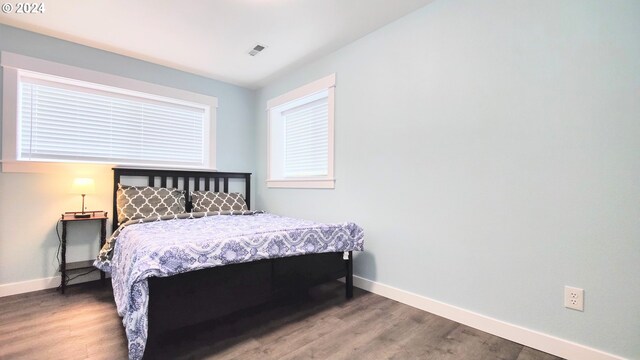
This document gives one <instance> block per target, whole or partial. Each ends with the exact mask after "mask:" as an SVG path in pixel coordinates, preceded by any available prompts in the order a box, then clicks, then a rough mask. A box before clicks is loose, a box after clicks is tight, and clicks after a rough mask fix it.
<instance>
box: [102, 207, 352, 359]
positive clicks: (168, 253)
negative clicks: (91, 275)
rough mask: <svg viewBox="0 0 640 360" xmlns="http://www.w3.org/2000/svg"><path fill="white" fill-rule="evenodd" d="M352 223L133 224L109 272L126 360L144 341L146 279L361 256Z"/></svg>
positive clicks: (229, 220) (266, 218) (230, 220)
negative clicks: (315, 256)
mask: <svg viewBox="0 0 640 360" xmlns="http://www.w3.org/2000/svg"><path fill="white" fill-rule="evenodd" d="M363 246H364V234H363V230H362V228H360V227H359V226H357V225H356V224H353V223H344V224H322V223H317V222H313V221H307V220H299V219H292V218H287V217H281V216H277V215H273V214H255V215H221V216H207V217H202V218H197V219H174V220H166V221H154V222H147V223H140V224H132V225H129V226H127V227H125V228H123V229H121V231H120V233H119V234H117V238H116V242H115V247H114V249H113V255H112V259H111V262H110V266H100V264H99V263H98V261H96V266H98V267H101V268H103V269H104V270H108V271H110V272H111V278H112V284H113V293H114V297H115V301H116V305H117V309H118V314H119V315H120V316H122V317H123V323H124V326H125V330H126V333H127V338H128V341H129V358H130V359H141V358H142V355H143V354H144V348H145V345H146V341H147V330H148V328H147V324H148V323H147V308H148V303H149V287H148V283H147V278H149V277H152V276H156V277H164V276H171V275H175V274H180V273H184V272H187V271H194V270H198V269H203V268H209V267H214V266H222V265H228V264H234V263H242V262H250V261H255V260H260V259H269V258H278V257H287V256H296V255H303V254H311V253H327V252H341V251H362V250H363Z"/></svg>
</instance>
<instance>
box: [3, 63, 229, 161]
mask: <svg viewBox="0 0 640 360" xmlns="http://www.w3.org/2000/svg"><path fill="white" fill-rule="evenodd" d="M0 65H1V66H2V68H3V84H2V85H3V92H2V93H3V98H2V101H3V105H2V171H3V172H47V173H48V172H60V171H66V170H67V169H68V168H69V165H70V164H76V165H78V164H83V165H85V164H84V163H82V162H73V161H63V162H54V161H51V162H49V161H47V162H42V161H24V160H20V161H19V160H18V151H19V149H18V148H17V145H18V143H17V134H18V129H17V126H18V109H17V104H18V91H19V89H18V80H19V72H20V71H21V70H23V71H31V72H36V73H42V74H47V75H51V76H58V77H61V78H65V79H73V80H79V81H85V82H90V83H94V84H98V85H104V86H110V87H116V88H120V89H126V90H130V91H134V92H142V93H146V94H151V95H155V96H157V97H158V98H162V97H166V98H171V99H178V100H182V101H185V102H187V103H198V104H203V105H207V106H209V109H210V111H209V112H208V115H209V121H207V122H206V123H205V131H208V133H209V141H208V142H207V143H206V144H205V146H206V149H205V167H204V168H203V167H184V168H186V169H202V170H214V171H215V170H217V169H216V141H215V139H216V120H217V119H216V116H217V108H218V98H216V97H214V96H208V95H204V94H198V93H194V92H190V91H186V90H180V89H174V88H171V87H167V86H162V85H158V84H152V83H148V82H144V81H139V80H134V79H130V78H125V77H121V76H117V75H112V74H106V73H102V72H98V71H93V70H88V69H83V68H79V67H75V66H70V65H64V64H59V63H55V62H51V61H47V60H42V59H37V58H32V57H29V56H24V55H19V54H14V53H10V52H6V51H3V52H2V53H1V58H0ZM86 165H89V166H91V165H93V166H96V165H98V166H111V167H113V166H118V165H126V164H118V165H116V164H109V163H106V164H104V165H100V163H97V162H96V163H93V162H92V163H89V164H86ZM135 166H136V167H141V168H143V167H149V168H163V167H162V166H160V165H153V164H149V165H144V164H142V165H140V164H136V165H135ZM171 168H175V167H171Z"/></svg>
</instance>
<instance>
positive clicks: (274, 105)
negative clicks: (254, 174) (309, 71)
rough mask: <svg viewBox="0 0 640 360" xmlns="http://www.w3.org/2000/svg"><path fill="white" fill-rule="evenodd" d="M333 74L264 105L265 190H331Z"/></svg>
mask: <svg viewBox="0 0 640 360" xmlns="http://www.w3.org/2000/svg"><path fill="white" fill-rule="evenodd" d="M334 89H335V74H332V75H330V76H327V77H325V78H322V79H320V80H317V81H314V82H312V83H311V84H308V85H306V86H303V87H301V88H298V89H296V90H293V91H291V92H289V93H286V94H284V95H282V96H279V97H277V98H275V99H272V100H269V101H268V103H267V108H268V118H269V135H268V136H269V145H268V147H269V155H268V163H269V164H268V169H269V174H268V178H267V186H268V187H288V188H334V186H335V180H334V178H333V117H334V114H333V109H334Z"/></svg>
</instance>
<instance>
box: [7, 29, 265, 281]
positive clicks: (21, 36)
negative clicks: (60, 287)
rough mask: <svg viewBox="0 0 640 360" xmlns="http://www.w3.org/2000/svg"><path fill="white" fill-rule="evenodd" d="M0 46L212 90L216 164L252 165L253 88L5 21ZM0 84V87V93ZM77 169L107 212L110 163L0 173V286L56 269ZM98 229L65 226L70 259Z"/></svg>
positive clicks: (84, 250) (89, 249) (88, 252)
mask: <svg viewBox="0 0 640 360" xmlns="http://www.w3.org/2000/svg"><path fill="white" fill-rule="evenodd" d="M0 51H9V52H13V53H18V54H22V55H27V56H32V57H37V58H41V59H45V60H50V61H55V62H58V63H63V64H67V65H72V66H78V67H83V68H87V69H91V70H96V71H100V72H105V73H109V74H114V75H119V76H124V77H128V78H133V79H137V80H142V81H146V82H150V83H155V84H160V85H165V86H169V87H173V88H178V89H184V90H188V91H192V92H197V93H202V94H206V95H212V96H216V97H217V98H218V106H219V107H218V113H217V136H216V138H217V144H216V145H217V167H218V169H220V170H223V171H248V172H251V171H253V169H254V168H255V154H256V148H255V145H254V142H253V139H254V134H255V126H254V124H255V113H254V111H255V109H254V104H255V92H254V91H253V90H249V89H245V88H242V87H238V86H234V85H230V84H227V83H223V82H220V81H215V80H212V79H208V78H204V77H201V76H197V75H193V74H189V73H185V72H182V71H178V70H174V69H170V68H167V67H163V66H159V65H155V64H151V63H148V62H144V61H139V60H135V59H132V58H129V57H125V56H120V55H117V54H114V53H110V52H106V51H101V50H97V49H94V48H90V47H86V46H82V45H78V44H74V43H71V42H67V41H62V40H58V39H54V38H51V37H47V36H43V35H39V34H35V33H32V32H28V31H23V30H20V29H16V28H13V27H9V26H5V25H0ZM0 74H1V73H0ZM1 91H2V89H1V87H0V98H1V95H2V93H1ZM0 113H1V104H0ZM0 141H1V140H0ZM76 175H89V176H92V177H94V178H95V180H96V187H97V193H96V194H94V195H87V205H88V206H89V207H90V208H91V209H105V210H109V211H110V210H111V189H112V188H111V186H112V176H113V175H112V172H111V170H110V169H109V168H106V167H105V168H97V169H96V168H91V169H83V168H82V167H80V166H78V167H76V168H72V169H71V171H68V172H65V173H47V174H30V173H0V286H1V285H3V284H7V283H14V282H22V281H29V280H34V279H40V278H46V277H51V276H56V275H57V273H56V267H57V261H56V260H55V253H56V250H57V246H58V240H57V236H56V234H55V223H56V220H57V219H58V218H59V216H60V213H61V212H63V211H72V210H79V209H80V197H79V196H77V195H72V194H69V188H70V186H71V181H72V179H73V177H74V176H76ZM97 231H98V230H97V226H96V225H95V224H74V228H73V229H70V233H69V242H70V244H71V245H70V249H69V251H70V254H69V256H70V258H71V260H72V261H73V260H80V259H88V258H90V257H92V256H94V255H95V254H96V253H97V245H96V244H97V240H96V239H97V235H95V234H97Z"/></svg>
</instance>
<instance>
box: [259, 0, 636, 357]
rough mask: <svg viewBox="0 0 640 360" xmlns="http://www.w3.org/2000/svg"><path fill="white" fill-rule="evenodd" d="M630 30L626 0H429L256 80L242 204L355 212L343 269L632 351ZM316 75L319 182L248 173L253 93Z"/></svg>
mask: <svg viewBox="0 0 640 360" xmlns="http://www.w3.org/2000/svg"><path fill="white" fill-rule="evenodd" d="M639 36H640V2H639V1H636V0H628V1H622V0H620V1H602V0H563V1H557V0H545V1H540V0H530V1H511V0H503V1H497V0H496V1H477V0H467V1H465V0H455V1H454V0H439V1H436V2H435V3H433V4H431V5H428V6H426V7H425V8H422V9H421V10H418V11H417V12H414V13H412V14H410V15H408V16H406V17H404V18H402V19H400V20H398V21H396V22H394V23H392V24H390V25H388V26H386V27H384V28H382V29H380V30H378V31H376V32H374V33H371V34H370V35H368V36H366V37H364V38H362V39H360V40H358V41H356V42H354V43H352V44H350V45H349V46H346V47H344V48H342V49H340V50H339V51H337V52H335V53H333V54H331V55H329V56H326V57H324V58H322V59H320V60H318V61H316V62H314V63H311V64H308V65H306V66H303V67H301V68H299V69H297V70H296V71H293V72H291V73H289V74H287V75H285V76H283V77H281V78H280V79H278V80H275V81H274V82H272V83H271V84H269V85H268V86H266V87H265V88H263V89H261V90H260V91H259V93H258V100H257V104H256V107H257V111H258V114H260V116H259V117H258V123H257V137H256V142H257V154H258V168H257V174H258V176H257V179H256V180H257V185H258V189H257V201H258V207H259V208H264V209H266V210H269V211H271V212H275V213H280V214H285V215H290V216H297V217H302V218H310V219H316V220H320V221H335V222H338V221H346V220H352V221H355V222H357V223H358V224H360V225H361V226H363V227H364V229H365V233H366V243H365V247H366V252H365V253H363V254H360V255H359V256H358V257H357V258H356V263H355V271H356V274H357V275H359V276H362V277H365V278H367V279H370V280H374V281H378V282H381V283H384V284H388V285H391V286H394V287H398V288H400V289H403V290H407V291H411V292H415V293H417V294H421V295H424V296H427V297H429V298H432V299H436V300H440V301H443V302H445V303H448V304H451V305H455V306H459V307H462V308H464V309H468V310H471V311H474V312H477V313H480V314H485V315H488V316H490V317H493V318H496V319H500V320H503V321H507V322H510V323H513V324H517V325H521V326H524V327H526V328H529V329H533V330H538V331H541V332H543V333H547V334H550V335H553V336H558V337H560V338H563V339H567V340H571V341H575V342H578V343H581V344H585V345H587V346H591V347H595V348H597V349H601V350H604V351H607V352H611V353H614V354H619V355H622V356H625V357H629V358H634V359H640V205H639V204H640V183H639V181H640V37H639ZM333 72H335V73H336V74H337V87H336V126H335V128H336V132H335V137H336V145H335V153H336V160H335V161H336V167H335V172H336V178H337V182H336V189H335V190H299V189H298V190H296V189H268V188H266V187H265V182H264V181H265V176H266V136H267V133H266V130H267V129H266V113H265V111H264V109H265V107H266V101H267V100H268V99H271V98H273V97H276V96H278V95H280V94H282V93H285V92H287V91H289V90H292V89H294V88H296V87H298V86H301V85H304V84H306V83H307V82H310V81H312V80H316V79H318V78H320V77H323V76H325V75H327V74H330V73H333ZM564 285H571V286H577V287H581V288H584V289H585V292H586V295H585V311H584V312H577V311H573V310H568V309H565V308H564V307H563V286H564Z"/></svg>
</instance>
